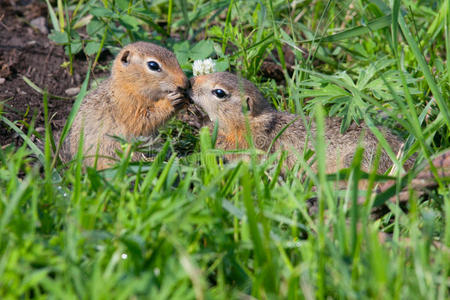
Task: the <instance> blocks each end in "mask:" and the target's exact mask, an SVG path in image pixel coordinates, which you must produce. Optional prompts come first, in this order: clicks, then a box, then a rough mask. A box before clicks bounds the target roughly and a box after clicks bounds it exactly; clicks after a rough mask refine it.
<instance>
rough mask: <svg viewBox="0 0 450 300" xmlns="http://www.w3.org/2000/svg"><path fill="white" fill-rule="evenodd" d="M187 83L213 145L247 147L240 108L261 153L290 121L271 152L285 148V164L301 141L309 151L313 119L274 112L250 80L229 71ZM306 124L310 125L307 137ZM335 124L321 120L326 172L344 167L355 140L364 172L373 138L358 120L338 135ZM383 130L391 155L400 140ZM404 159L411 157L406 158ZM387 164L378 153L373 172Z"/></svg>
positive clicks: (290, 161)
mask: <svg viewBox="0 0 450 300" xmlns="http://www.w3.org/2000/svg"><path fill="white" fill-rule="evenodd" d="M191 85H192V90H191V91H190V97H191V99H192V101H193V102H194V103H195V104H196V105H198V106H200V107H201V108H202V109H203V110H204V111H205V112H206V113H207V114H208V116H209V118H210V119H211V121H212V122H211V124H214V123H215V122H216V121H217V122H218V135H217V141H216V147H217V148H220V149H224V150H233V149H246V148H248V146H249V145H248V142H247V138H246V137H247V136H248V134H247V132H248V130H247V126H246V122H247V121H246V116H245V114H244V111H245V107H244V106H246V109H247V111H248V113H247V116H248V125H249V128H250V131H251V135H252V138H253V143H254V145H255V147H256V148H258V149H260V150H264V151H267V150H268V149H269V147H270V144H271V142H272V140H274V139H275V137H276V136H277V135H278V133H279V132H280V131H281V130H282V129H283V128H285V127H286V125H288V124H289V123H291V122H292V124H291V125H290V126H288V127H287V128H286V130H285V131H284V132H283V133H282V134H281V136H279V138H278V139H277V140H276V141H275V142H274V144H273V146H272V148H271V152H276V151H278V150H281V149H285V150H287V151H288V152H289V154H288V156H287V166H288V167H289V168H291V167H292V166H293V165H294V164H295V162H296V161H297V154H295V152H297V153H302V151H303V149H304V148H305V144H306V143H307V142H308V147H309V148H310V149H314V148H313V147H314V142H315V132H316V126H315V124H314V122H310V120H309V118H306V124H305V120H303V119H302V118H299V116H297V115H294V114H290V113H286V112H279V111H276V110H275V109H274V108H272V106H271V105H270V104H269V102H268V101H267V100H266V99H265V98H264V97H263V96H262V94H261V93H260V91H259V90H258V89H257V88H256V86H255V85H253V84H252V83H251V82H250V81H248V80H246V79H243V78H240V77H238V76H236V75H234V74H231V73H227V72H220V73H212V74H207V75H202V76H197V77H194V78H192V79H191ZM243 105H244V106H243ZM307 123H310V132H311V136H310V137H309V139H308V138H307V137H308V130H307ZM340 123H341V120H340V119H338V118H327V119H326V122H325V141H326V144H327V152H326V159H327V161H326V166H327V172H335V171H337V170H339V169H340V168H343V167H348V166H349V165H350V163H351V162H352V159H353V157H354V153H355V150H356V148H357V146H358V142H359V141H360V140H361V143H362V146H363V147H364V150H365V151H364V157H363V161H362V168H363V169H364V170H366V171H368V170H370V167H371V162H372V160H373V159H374V156H375V153H376V149H377V144H378V140H377V138H376V137H375V136H374V135H373V134H372V133H371V132H370V130H369V129H368V128H367V127H366V126H364V125H363V124H362V125H357V124H352V125H351V126H350V128H348V130H347V131H346V132H345V133H344V134H342V133H340ZM212 126H214V125H211V127H212ZM383 133H384V137H385V138H386V140H387V141H388V142H389V144H390V146H391V147H392V150H393V151H394V153H397V151H399V149H400V147H401V145H402V143H401V141H400V140H399V139H398V138H397V137H396V136H395V135H393V134H391V133H390V132H388V131H384V130H383ZM362 135H363V137H362ZM361 137H362V139H361ZM289 150H294V151H289ZM225 157H226V158H227V159H229V160H233V159H236V158H238V157H239V156H238V155H236V154H227V155H226V156H225ZM410 163H411V161H409V162H408V164H410ZM390 166H392V161H391V160H390V158H389V156H388V155H387V154H386V153H385V152H384V151H383V152H382V154H381V157H380V163H379V167H378V171H379V172H385V171H386V170H387V169H388V168H389V167H390ZM405 167H406V168H408V167H409V166H405Z"/></svg>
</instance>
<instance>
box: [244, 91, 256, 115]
mask: <svg viewBox="0 0 450 300" xmlns="http://www.w3.org/2000/svg"><path fill="white" fill-rule="evenodd" d="M245 105H246V106H247V111H248V112H249V113H250V114H251V115H253V116H255V115H257V114H258V112H257V111H256V107H255V100H254V99H253V98H252V97H250V96H248V95H247V96H245Z"/></svg>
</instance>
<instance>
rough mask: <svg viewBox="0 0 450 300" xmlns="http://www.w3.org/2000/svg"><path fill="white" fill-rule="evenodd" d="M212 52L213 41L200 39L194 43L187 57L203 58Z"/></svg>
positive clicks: (193, 58)
mask: <svg viewBox="0 0 450 300" xmlns="http://www.w3.org/2000/svg"><path fill="white" fill-rule="evenodd" d="M213 53H214V42H213V41H212V40H202V41H200V42H198V43H197V44H195V45H194V47H192V48H191V50H190V51H189V58H190V59H192V60H197V59H205V58H208V57H210V56H211V54H213Z"/></svg>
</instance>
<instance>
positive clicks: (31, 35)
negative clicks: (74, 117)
mask: <svg viewBox="0 0 450 300" xmlns="http://www.w3.org/2000/svg"><path fill="white" fill-rule="evenodd" d="M47 14H48V11H47V7H46V4H45V2H44V1H39V0H19V1H17V0H14V1H9V0H2V1H0V108H2V109H3V114H2V115H3V116H4V117H6V118H8V119H9V120H10V121H18V120H20V121H21V122H20V123H18V124H17V125H18V126H19V127H22V128H21V129H22V130H24V131H25V132H27V129H26V126H25V125H24V124H28V123H29V122H30V121H31V120H32V117H33V116H34V115H35V116H36V125H35V128H36V130H37V131H38V132H39V131H42V130H43V126H44V110H43V96H42V94H40V93H38V92H37V91H35V90H34V89H33V88H31V87H30V86H29V85H28V84H27V83H26V82H25V81H24V80H23V76H25V77H27V78H28V79H30V80H31V81H32V82H33V83H34V84H36V85H37V86H38V87H40V88H41V89H47V90H48V92H49V93H50V94H52V95H58V96H64V97H69V96H68V95H67V94H66V93H65V91H66V90H67V89H69V88H74V87H80V86H81V83H82V82H83V80H84V77H85V75H86V72H87V62H86V59H85V58H83V57H76V58H75V61H74V67H73V68H74V69H73V75H70V73H69V68H68V67H65V68H64V67H62V66H61V65H62V64H63V63H64V62H65V61H67V60H68V59H67V57H65V55H64V49H63V47H62V46H58V45H56V44H55V43H53V42H51V41H50V40H49V39H48V38H47V34H45V33H42V32H41V31H40V30H39V29H38V28H36V27H33V26H32V25H31V24H33V23H34V22H36V21H34V22H33V20H36V19H38V18H39V17H44V18H45V20H47V19H48V18H47ZM38 20H39V19H38ZM41 20H43V19H42V18H41ZM42 29H44V30H45V29H46V30H49V26H48V24H46V23H45V24H44V27H42V26H41V30H42ZM72 98H73V97H72ZM72 103H73V99H70V97H69V99H67V100H61V99H54V98H50V99H49V115H50V117H51V124H52V127H53V129H55V130H58V129H60V128H62V126H64V122H65V119H66V117H67V115H68V113H69V112H70V109H71V107H72ZM9 143H20V140H18V138H17V135H16V134H15V133H14V131H12V130H11V129H10V128H9V127H8V126H7V125H6V124H5V123H4V122H0V145H6V144H9Z"/></svg>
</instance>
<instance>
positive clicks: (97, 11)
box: [90, 7, 114, 17]
mask: <svg viewBox="0 0 450 300" xmlns="http://www.w3.org/2000/svg"><path fill="white" fill-rule="evenodd" d="M90 13H91V14H92V15H94V16H96V17H113V16H114V13H113V12H112V11H110V10H109V9H107V8H103V7H95V8H92V9H91V10H90Z"/></svg>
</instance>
